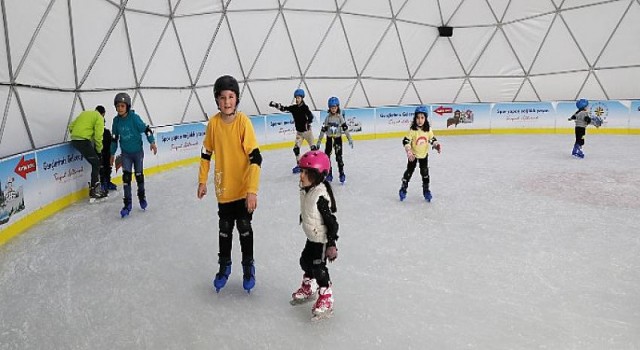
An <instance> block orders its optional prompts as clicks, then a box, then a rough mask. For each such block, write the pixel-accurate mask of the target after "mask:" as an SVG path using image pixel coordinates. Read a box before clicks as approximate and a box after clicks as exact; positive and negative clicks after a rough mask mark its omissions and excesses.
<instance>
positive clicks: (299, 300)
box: [289, 277, 318, 305]
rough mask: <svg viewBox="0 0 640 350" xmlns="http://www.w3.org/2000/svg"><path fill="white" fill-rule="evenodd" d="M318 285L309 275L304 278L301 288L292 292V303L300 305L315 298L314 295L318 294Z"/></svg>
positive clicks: (290, 302)
mask: <svg viewBox="0 0 640 350" xmlns="http://www.w3.org/2000/svg"><path fill="white" fill-rule="evenodd" d="M317 289H318V288H317V286H316V283H315V280H313V279H311V278H309V277H303V278H302V284H301V285H300V288H298V290H296V291H295V292H293V293H292V294H291V301H289V304H291V305H300V304H304V303H306V302H309V301H311V300H313V296H314V295H315V294H316V290H317Z"/></svg>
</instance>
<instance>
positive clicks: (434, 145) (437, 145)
mask: <svg viewBox="0 0 640 350" xmlns="http://www.w3.org/2000/svg"><path fill="white" fill-rule="evenodd" d="M429 144H430V145H431V148H433V149H435V150H436V151H438V153H440V151H441V149H442V146H440V142H438V139H436V137H435V136H434V135H433V131H429Z"/></svg>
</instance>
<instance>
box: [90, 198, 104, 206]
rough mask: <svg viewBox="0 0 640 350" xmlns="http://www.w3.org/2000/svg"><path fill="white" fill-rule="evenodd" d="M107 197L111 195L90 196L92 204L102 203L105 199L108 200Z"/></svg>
mask: <svg viewBox="0 0 640 350" xmlns="http://www.w3.org/2000/svg"><path fill="white" fill-rule="evenodd" d="M107 198H109V197H104V198H89V203H91V204H95V203H102V202H104V201H106V200H107Z"/></svg>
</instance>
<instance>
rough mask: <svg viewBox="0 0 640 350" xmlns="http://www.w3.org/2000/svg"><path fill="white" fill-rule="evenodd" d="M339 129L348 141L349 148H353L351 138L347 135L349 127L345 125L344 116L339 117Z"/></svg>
mask: <svg viewBox="0 0 640 350" xmlns="http://www.w3.org/2000/svg"><path fill="white" fill-rule="evenodd" d="M340 127H341V128H342V132H343V133H344V134H345V135H347V140H348V141H349V146H351V148H353V139H352V138H351V134H350V133H349V125H347V121H346V120H345V119H344V114H343V115H340Z"/></svg>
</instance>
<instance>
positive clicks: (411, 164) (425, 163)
mask: <svg viewBox="0 0 640 350" xmlns="http://www.w3.org/2000/svg"><path fill="white" fill-rule="evenodd" d="M418 163H420V176H422V189H423V190H424V191H428V190H429V155H428V154H427V156H426V157H424V158H421V159H418V158H416V159H414V160H412V161H411V160H409V161H407V170H405V172H404V175H403V176H402V182H403V183H406V184H407V186H408V185H409V180H411V176H413V172H414V171H415V170H416V165H417V164H418Z"/></svg>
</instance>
